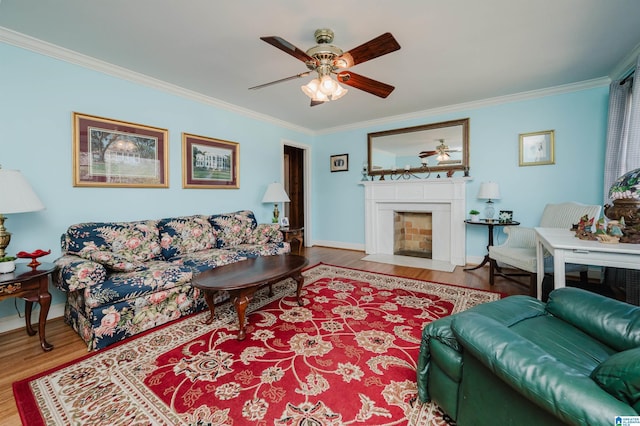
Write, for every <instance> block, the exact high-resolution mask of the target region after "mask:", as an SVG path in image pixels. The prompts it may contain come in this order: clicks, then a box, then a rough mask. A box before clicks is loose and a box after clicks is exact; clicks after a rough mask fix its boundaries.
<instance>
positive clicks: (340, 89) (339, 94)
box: [331, 83, 349, 101]
mask: <svg viewBox="0 0 640 426" xmlns="http://www.w3.org/2000/svg"><path fill="white" fill-rule="evenodd" d="M336 86H337V87H336V90H334V91H333V94H332V95H331V100H332V101H335V100H337V99H340V98H341V97H343V96H344V95H346V94H347V92H348V91H349V90H347V89H345V88H344V87H342V86H340V85H339V84H338V83H336Z"/></svg>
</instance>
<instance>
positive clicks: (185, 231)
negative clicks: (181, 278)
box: [158, 216, 218, 259]
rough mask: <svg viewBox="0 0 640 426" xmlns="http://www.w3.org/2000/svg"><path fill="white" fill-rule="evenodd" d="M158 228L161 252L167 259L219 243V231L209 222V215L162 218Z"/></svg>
mask: <svg viewBox="0 0 640 426" xmlns="http://www.w3.org/2000/svg"><path fill="white" fill-rule="evenodd" d="M158 229H159V231H160V246H161V252H162V256H163V257H164V258H165V259H171V258H172V257H174V256H179V255H181V254H186V253H194V252H198V251H201V250H208V249H210V248H213V247H215V246H216V244H217V234H218V232H217V231H216V230H215V229H214V228H213V226H212V225H211V223H209V219H208V217H207V216H187V217H178V218H171V219H162V220H161V221H160V223H159V224H158Z"/></svg>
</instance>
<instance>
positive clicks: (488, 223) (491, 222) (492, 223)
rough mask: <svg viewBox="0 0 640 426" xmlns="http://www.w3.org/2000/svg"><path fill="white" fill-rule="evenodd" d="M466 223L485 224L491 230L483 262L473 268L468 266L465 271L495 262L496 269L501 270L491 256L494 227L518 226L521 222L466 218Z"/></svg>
mask: <svg viewBox="0 0 640 426" xmlns="http://www.w3.org/2000/svg"><path fill="white" fill-rule="evenodd" d="M464 223H466V224H467V225H483V226H486V227H487V231H488V232H489V236H488V238H487V240H488V241H487V254H485V255H484V259H482V263H480V264H479V265H478V266H474V267H473V268H466V269H465V271H474V270H476V269H478V268H481V267H483V266H484V265H486V264H487V263H493V265H494V267H496V269H497V270H498V271H499V270H500V268H498V267H497V265H496V264H495V261H494V260H493V259H491V258H490V257H489V247H491V246H492V245H493V228H494V227H495V226H518V225H520V222H516V221H509V222H499V221H497V220H488V219H481V220H479V221H472V220H465V221H464Z"/></svg>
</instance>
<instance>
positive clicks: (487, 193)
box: [477, 182, 500, 200]
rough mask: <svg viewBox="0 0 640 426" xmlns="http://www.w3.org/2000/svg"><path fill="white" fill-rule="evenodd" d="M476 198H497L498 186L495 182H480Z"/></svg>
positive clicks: (498, 197) (498, 195)
mask: <svg viewBox="0 0 640 426" xmlns="http://www.w3.org/2000/svg"><path fill="white" fill-rule="evenodd" d="M477 198H479V199H480V200H499V199H500V187H499V186H498V184H497V183H496V182H482V183H481V184H480V189H479V190H478V197H477Z"/></svg>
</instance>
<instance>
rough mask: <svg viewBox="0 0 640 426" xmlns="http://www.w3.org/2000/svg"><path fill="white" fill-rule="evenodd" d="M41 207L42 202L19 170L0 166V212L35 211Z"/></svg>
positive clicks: (42, 205) (42, 206) (42, 207)
mask: <svg viewBox="0 0 640 426" xmlns="http://www.w3.org/2000/svg"><path fill="white" fill-rule="evenodd" d="M42 209H44V204H42V201H40V199H39V198H38V196H37V195H36V193H35V192H33V189H32V188H31V185H29V182H27V180H26V179H25V178H24V176H23V175H22V173H20V171H18V170H5V169H1V168H0V214H9V213H26V212H35V211H38V210H42Z"/></svg>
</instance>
